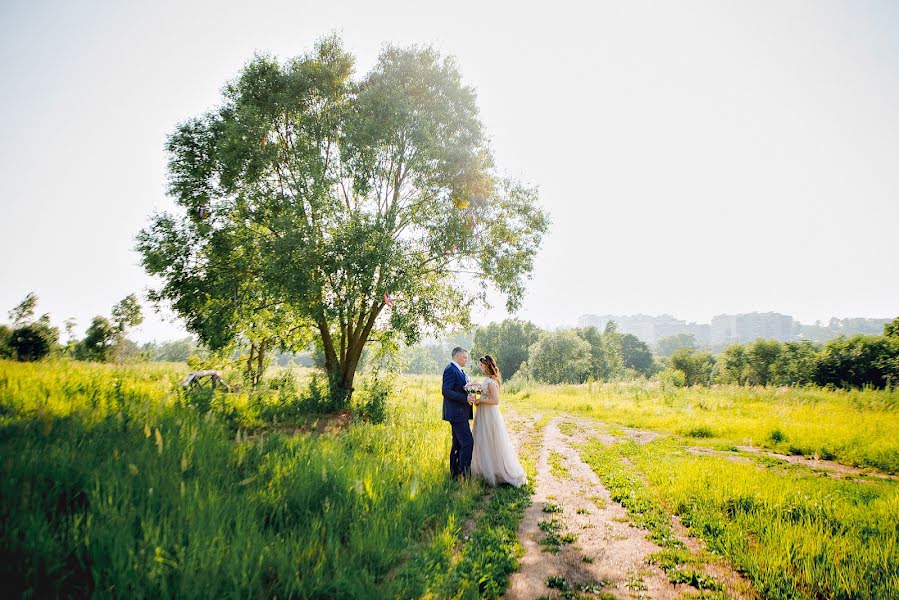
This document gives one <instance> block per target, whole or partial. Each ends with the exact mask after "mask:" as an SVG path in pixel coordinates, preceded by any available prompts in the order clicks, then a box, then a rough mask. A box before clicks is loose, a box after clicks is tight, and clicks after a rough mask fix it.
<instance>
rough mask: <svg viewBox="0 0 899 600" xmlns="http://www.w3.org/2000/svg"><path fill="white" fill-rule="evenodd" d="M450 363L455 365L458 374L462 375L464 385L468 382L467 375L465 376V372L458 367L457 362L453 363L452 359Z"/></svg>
mask: <svg viewBox="0 0 899 600" xmlns="http://www.w3.org/2000/svg"><path fill="white" fill-rule="evenodd" d="M450 362H451V363H453V364H454V365H456V368H457V369H459V372H460V373H462V377H464V378H465V381H466V383H467V382H468V375H466V374H465V371H463V370H462V367H460V366H459V363H457V362H456V361H455V359H454V360H451V361H450Z"/></svg>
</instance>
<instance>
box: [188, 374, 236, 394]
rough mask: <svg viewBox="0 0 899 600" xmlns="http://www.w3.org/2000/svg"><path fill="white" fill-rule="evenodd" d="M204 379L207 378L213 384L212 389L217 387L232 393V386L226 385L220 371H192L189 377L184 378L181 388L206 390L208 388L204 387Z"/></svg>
mask: <svg viewBox="0 0 899 600" xmlns="http://www.w3.org/2000/svg"><path fill="white" fill-rule="evenodd" d="M203 378H206V379H207V381H209V382H210V383H211V384H212V387H213V388H215V387H217V386H222V387H224V388H225V389H226V390H228V391H229V392H230V391H231V386H229V385H228V384H227V383H225V380H224V379H223V378H222V374H221V373H219V372H218V371H191V372H190V373H189V374H188V375H187V377H185V378H184V381H182V382H181V387H183V388H187V387H189V388H198V387H199V388H203V389H206V386H205V385H203Z"/></svg>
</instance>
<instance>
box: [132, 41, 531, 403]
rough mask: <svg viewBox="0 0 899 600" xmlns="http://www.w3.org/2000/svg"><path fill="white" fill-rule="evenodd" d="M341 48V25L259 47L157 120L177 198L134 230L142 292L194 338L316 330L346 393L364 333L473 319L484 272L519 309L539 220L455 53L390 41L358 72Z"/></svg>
mask: <svg viewBox="0 0 899 600" xmlns="http://www.w3.org/2000/svg"><path fill="white" fill-rule="evenodd" d="M353 63H354V59H353V57H352V56H350V55H349V54H348V53H347V52H346V51H345V50H344V49H343V47H342V43H341V41H340V40H339V39H338V38H337V37H336V36H331V37H328V38H325V39H322V40H320V41H319V42H318V43H317V44H316V47H315V50H314V51H313V52H311V53H309V54H307V55H304V56H301V57H299V58H296V59H294V60H291V61H288V62H287V63H285V64H280V63H278V62H277V61H275V60H274V59H272V58H269V57H266V56H256V57H254V58H253V59H252V60H251V61H250V62H249V63H248V64H247V65H246V66H245V67H244V69H243V70H242V72H241V73H240V74H239V76H238V77H237V78H236V79H235V80H234V81H232V82H231V83H229V84H228V85H227V86H226V88H225V97H224V102H223V104H222V106H221V107H219V108H217V109H215V110H213V111H211V112H209V113H207V114H204V115H202V116H200V117H197V118H194V119H190V120H189V121H187V122H185V123H182V124H180V125H179V126H178V127H177V128H176V130H175V132H174V133H173V134H172V135H171V136H170V137H169V140H168V143H167V150H168V153H169V176H170V178H169V183H170V185H169V192H170V194H171V195H172V196H173V197H174V198H175V200H176V202H177V203H178V204H179V205H180V206H181V207H182V208H183V209H184V210H185V211H186V214H182V215H171V214H160V215H156V216H155V217H154V218H153V220H152V223H151V225H150V226H149V227H148V228H146V229H144V230H143V231H142V232H141V233H140V235H139V236H138V249H139V251H140V252H141V255H142V259H143V265H144V267H145V268H146V270H147V271H148V272H150V273H152V274H154V275H158V276H160V277H161V278H162V280H163V282H164V283H163V286H162V287H161V288H160V289H158V290H155V291H154V292H153V293H152V298H153V299H154V300H155V301H167V302H170V303H171V304H172V306H173V308H174V310H175V312H176V313H178V314H179V315H181V316H182V317H184V318H185V319H186V321H187V324H188V328H189V329H190V330H191V331H192V332H194V333H195V334H196V335H197V336H198V337H199V339H200V341H201V342H202V343H203V344H205V345H208V346H209V347H210V348H212V349H217V348H222V347H225V346H228V345H233V344H236V343H238V342H240V340H244V341H245V342H247V343H249V344H250V346H251V358H252V353H253V352H254V351H255V352H257V356H260V355H261V354H262V353H264V352H265V351H267V350H268V349H271V348H273V347H276V346H277V347H284V348H299V347H305V346H306V345H307V344H308V342H309V340H310V337H311V336H312V335H315V336H316V337H317V338H318V340H319V344H320V347H321V350H322V352H323V354H324V362H325V368H326V370H327V371H329V372H332V373H334V377H333V381H334V383H335V385H336V387H337V388H339V389H340V390H343V392H344V393H345V394H347V395H348V394H349V393H350V392H351V390H352V387H353V386H352V384H353V378H354V376H355V373H356V370H357V368H358V366H359V363H360V359H361V355H362V351H363V349H364V347H365V345H366V344H367V343H368V341H369V340H370V339H372V338H375V339H378V338H380V337H381V336H383V335H386V334H389V333H397V334H402V336H403V337H404V338H405V340H406V342H407V343H414V342H415V341H417V339H418V338H419V337H420V336H421V334H422V333H423V332H425V331H428V330H439V329H442V328H444V327H448V326H455V325H467V324H468V322H469V320H470V312H471V309H472V307H473V306H474V305H476V304H483V305H486V298H487V289H486V288H485V287H484V284H487V283H489V284H492V286H494V287H495V288H497V289H498V290H499V291H500V292H501V293H503V294H505V295H506V299H507V308H509V309H510V310H515V309H517V308H518V307H519V305H520V302H521V297H522V294H523V291H524V282H523V279H524V277H525V276H526V275H527V274H529V273H530V272H531V271H532V269H533V260H534V256H535V254H536V252H537V250H538V248H539V245H540V242H541V239H542V236H543V234H544V233H545V231H546V230H547V228H548V218H547V216H546V214H545V213H544V212H543V211H542V210H541V209H540V208H539V206H538V204H537V191H536V189H534V188H531V187H528V186H525V185H523V184H521V183H519V182H517V181H515V180H513V179H510V178H504V177H501V176H499V175H498V174H497V173H496V171H495V168H494V166H493V159H492V156H491V152H490V149H489V147H488V145H487V140H486V137H485V136H484V134H483V128H482V125H481V123H480V120H479V117H478V110H477V106H476V103H475V93H474V90H473V89H472V88H471V87H469V86H466V85H464V84H463V83H462V81H461V74H460V73H459V70H458V68H457V66H456V65H455V62H454V61H453V59H451V58H442V57H440V55H439V54H438V53H437V52H436V51H435V50H433V49H432V48H419V47H411V48H405V49H403V48H397V47H393V46H386V47H385V48H384V49H383V51H382V52H381V54H380V56H379V57H378V60H377V62H376V64H375V66H374V67H373V68H372V70H371V71H370V72H369V73H368V74H367V75H365V76H364V77H363V78H362V79H361V80H360V81H354V80H353V79H352V75H353ZM462 274H466V275H468V274H472V275H474V276H475V277H477V284H476V285H468V284H466V282H465V280H460V275H462ZM387 294H389V295H390V296H391V297H392V302H393V307H392V309H390V310H389V311H387V312H386V313H385V312H384V311H385V306H386V305H387V303H388V297H387ZM249 364H251V363H250V362H248V365H249ZM259 371H261V368H260V369H259ZM259 371H257V373H256V375H255V376H254V384H256V383H258V381H259V378H260V376H261V372H259Z"/></svg>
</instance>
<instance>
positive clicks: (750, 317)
mask: <svg viewBox="0 0 899 600" xmlns="http://www.w3.org/2000/svg"><path fill="white" fill-rule="evenodd" d="M793 325H794V322H793V317H791V316H789V315H782V314H780V313H775V312H766V313H760V312H752V313H742V314H738V315H716V316H715V317H712V324H711V332H710V343H711V344H712V345H713V346H718V345H723V344H732V343H744V342H751V341H753V340H755V339H758V338H765V339H775V340H778V341H781V342H787V341H789V340H791V339H793V331H794V327H793Z"/></svg>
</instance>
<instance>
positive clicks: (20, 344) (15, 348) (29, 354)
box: [9, 318, 59, 361]
mask: <svg viewBox="0 0 899 600" xmlns="http://www.w3.org/2000/svg"><path fill="white" fill-rule="evenodd" d="M58 345H59V330H58V329H57V328H56V327H52V326H51V325H50V323H49V322H48V321H47V320H46V319H44V318H41V319H40V320H38V321H35V322H33V323H28V324H25V325H20V326H18V327H16V328H15V329H13V330H12V332H11V334H10V338H9V349H10V351H11V354H12V355H14V356H15V357H16V358H17V359H18V360H23V361H31V360H40V359H42V358H44V357H46V356H49V355H50V353H51V352H53V350H55V349H56V348H57V346H58Z"/></svg>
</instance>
